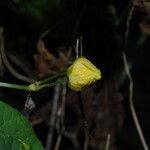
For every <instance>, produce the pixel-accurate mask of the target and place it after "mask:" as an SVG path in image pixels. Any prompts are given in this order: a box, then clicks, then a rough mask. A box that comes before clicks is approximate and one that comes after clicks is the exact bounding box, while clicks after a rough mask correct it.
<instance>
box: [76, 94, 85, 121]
mask: <svg viewBox="0 0 150 150" xmlns="http://www.w3.org/2000/svg"><path fill="white" fill-rule="evenodd" d="M78 97H79V98H78V100H79V105H80V110H81V115H82V118H83V119H84V120H85V113H84V108H83V101H82V96H81V92H78Z"/></svg>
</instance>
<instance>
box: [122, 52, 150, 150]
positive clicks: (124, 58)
mask: <svg viewBox="0 0 150 150" xmlns="http://www.w3.org/2000/svg"><path fill="white" fill-rule="evenodd" d="M123 62H124V67H125V71H126V74H127V76H128V78H129V105H130V110H131V115H132V117H133V121H134V124H135V127H136V129H137V132H138V134H139V138H140V140H141V143H142V146H143V148H144V150H149V148H148V145H147V143H146V140H145V137H144V135H143V131H142V128H141V126H140V123H139V120H138V117H137V114H136V111H135V107H134V103H133V79H132V76H131V73H130V70H129V67H128V62H127V58H126V54H125V53H123Z"/></svg>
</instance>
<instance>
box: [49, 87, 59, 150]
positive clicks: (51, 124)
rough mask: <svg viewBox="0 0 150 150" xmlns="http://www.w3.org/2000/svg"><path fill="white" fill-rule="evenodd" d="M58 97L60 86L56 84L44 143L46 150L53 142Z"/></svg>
mask: <svg viewBox="0 0 150 150" xmlns="http://www.w3.org/2000/svg"><path fill="white" fill-rule="evenodd" d="M59 95H60V84H57V85H56V86H55V91H54V97H53V103H52V110H51V116H50V122H49V133H48V137H47V142H46V149H47V150H51V147H52V140H53V134H54V127H55V121H56V113H57V110H58V101H59Z"/></svg>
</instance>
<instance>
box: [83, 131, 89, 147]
mask: <svg viewBox="0 0 150 150" xmlns="http://www.w3.org/2000/svg"><path fill="white" fill-rule="evenodd" d="M88 144H89V133H88V131H86V132H85V141H84V149H83V150H88Z"/></svg>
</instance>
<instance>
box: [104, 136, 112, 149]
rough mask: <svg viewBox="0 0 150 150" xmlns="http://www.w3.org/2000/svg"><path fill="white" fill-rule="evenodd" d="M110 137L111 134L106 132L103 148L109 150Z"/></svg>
mask: <svg viewBox="0 0 150 150" xmlns="http://www.w3.org/2000/svg"><path fill="white" fill-rule="evenodd" d="M110 138H111V135H110V134H108V135H107V139H106V145H105V150H109V147H110Z"/></svg>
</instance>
